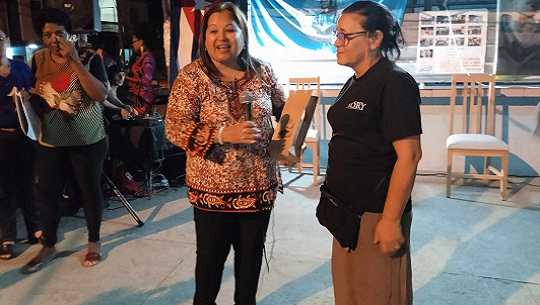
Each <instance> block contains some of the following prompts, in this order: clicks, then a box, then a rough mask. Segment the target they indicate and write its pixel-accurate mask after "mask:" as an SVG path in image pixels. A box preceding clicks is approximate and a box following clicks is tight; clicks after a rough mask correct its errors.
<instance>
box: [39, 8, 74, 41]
mask: <svg viewBox="0 0 540 305" xmlns="http://www.w3.org/2000/svg"><path fill="white" fill-rule="evenodd" d="M37 14H38V16H37V17H38V18H36V20H35V21H34V29H35V30H36V33H37V34H38V35H39V36H40V37H41V36H43V27H44V26H45V24H46V23H55V24H58V25H61V26H63V27H64V28H65V29H66V31H67V32H68V34H71V33H72V32H73V23H72V22H71V19H70V18H69V15H68V14H67V13H66V12H64V11H63V10H61V9H57V8H53V7H49V8H46V9H44V10H42V11H39V12H38V13H37Z"/></svg>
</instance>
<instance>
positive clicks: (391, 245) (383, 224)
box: [373, 218, 405, 257]
mask: <svg viewBox="0 0 540 305" xmlns="http://www.w3.org/2000/svg"><path fill="white" fill-rule="evenodd" d="M373 243H374V244H378V245H379V247H380V249H381V251H382V252H383V253H385V254H387V255H388V256H390V257H395V256H398V255H399V254H400V253H402V251H401V250H402V248H403V245H404V244H405V238H404V237H403V234H402V231H401V221H400V220H397V221H394V220H390V219H385V218H381V220H380V221H379V223H378V224H377V227H376V228H375V237H374V239H373Z"/></svg>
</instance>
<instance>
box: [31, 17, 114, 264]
mask: <svg viewBox="0 0 540 305" xmlns="http://www.w3.org/2000/svg"><path fill="white" fill-rule="evenodd" d="M39 21H40V23H39V24H36V28H37V29H38V30H39V34H41V37H42V39H43V42H44V43H45V46H46V48H45V49H43V50H41V51H38V52H36V53H35V54H34V56H33V57H32V60H31V66H32V71H33V73H34V77H35V84H34V89H33V93H35V94H37V95H39V96H40V97H41V105H40V106H41V108H42V112H43V118H42V120H41V121H42V126H41V127H42V134H41V136H40V139H39V144H40V145H39V146H38V151H37V152H38V154H37V156H38V176H39V183H38V190H39V196H40V197H39V198H40V200H41V203H42V211H41V216H42V222H43V235H42V238H43V240H42V246H43V247H42V248H41V250H40V251H39V253H38V254H37V256H36V257H34V258H33V259H32V260H31V261H30V262H29V263H28V264H26V266H24V267H23V269H22V271H23V273H31V272H35V271H38V270H39V269H41V267H43V265H44V264H45V263H46V262H48V261H50V260H51V259H53V258H54V257H55V256H56V253H57V251H56V248H55V245H56V242H57V239H58V237H57V231H58V225H59V223H60V218H61V209H60V203H61V198H62V191H63V187H64V185H65V182H66V181H65V177H74V180H75V181H74V183H76V184H77V186H78V189H80V192H81V200H82V203H83V206H84V215H85V218H86V225H87V228H88V247H87V253H86V255H85V258H84V262H83V265H84V266H94V265H96V264H97V263H99V262H100V261H101V245H100V234H99V231H100V226H101V216H102V210H103V195H102V192H101V183H100V181H101V172H102V168H103V161H104V159H105V155H106V153H107V149H108V140H107V137H106V134H105V127H104V122H103V108H102V105H101V103H102V102H103V101H104V100H105V98H106V97H107V91H108V82H107V75H106V73H105V69H104V67H103V62H102V60H101V58H100V57H99V55H97V53H96V52H94V51H92V50H91V49H88V48H83V49H81V50H79V51H77V49H76V48H75V46H74V44H73V43H72V42H71V41H70V40H68V38H69V37H70V36H69V35H70V34H71V31H72V23H71V20H70V19H69V16H68V15H67V14H66V13H64V12H63V11H61V10H59V9H52V8H50V9H47V10H45V11H44V14H43V16H42V18H41V19H40V20H39Z"/></svg>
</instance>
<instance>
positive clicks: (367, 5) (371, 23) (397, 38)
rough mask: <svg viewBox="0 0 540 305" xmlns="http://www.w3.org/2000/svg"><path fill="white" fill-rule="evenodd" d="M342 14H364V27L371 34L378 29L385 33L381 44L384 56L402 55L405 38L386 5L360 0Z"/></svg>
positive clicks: (396, 57) (396, 56)
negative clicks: (401, 48)
mask: <svg viewBox="0 0 540 305" xmlns="http://www.w3.org/2000/svg"><path fill="white" fill-rule="evenodd" d="M342 14H343V15H344V14H358V15H360V16H363V17H364V22H363V23H362V27H363V28H364V29H365V30H366V31H368V33H369V34H373V33H374V32H375V31H377V30H379V31H381V32H382V33H383V40H382V42H381V45H380V50H381V53H382V54H383V56H385V57H389V56H394V58H395V59H398V58H399V56H400V55H401V50H400V45H401V46H405V39H404V38H403V32H402V31H401V27H400V26H399V23H398V22H397V20H396V19H395V18H394V16H393V15H392V12H390V10H388V8H387V7H386V6H385V5H383V4H379V3H377V2H373V1H358V2H355V3H353V4H351V5H349V6H348V7H347V8H345V9H344V10H343V13H342Z"/></svg>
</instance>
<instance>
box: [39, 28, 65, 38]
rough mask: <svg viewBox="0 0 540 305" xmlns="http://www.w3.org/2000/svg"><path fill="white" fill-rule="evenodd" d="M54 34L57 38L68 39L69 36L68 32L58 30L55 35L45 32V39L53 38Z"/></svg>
mask: <svg viewBox="0 0 540 305" xmlns="http://www.w3.org/2000/svg"><path fill="white" fill-rule="evenodd" d="M53 34H54V35H56V36H59V37H66V36H67V32H66V31H64V30H58V31H56V32H54V33H50V32H45V33H43V38H47V39H49V38H51V37H52V35H53Z"/></svg>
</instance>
